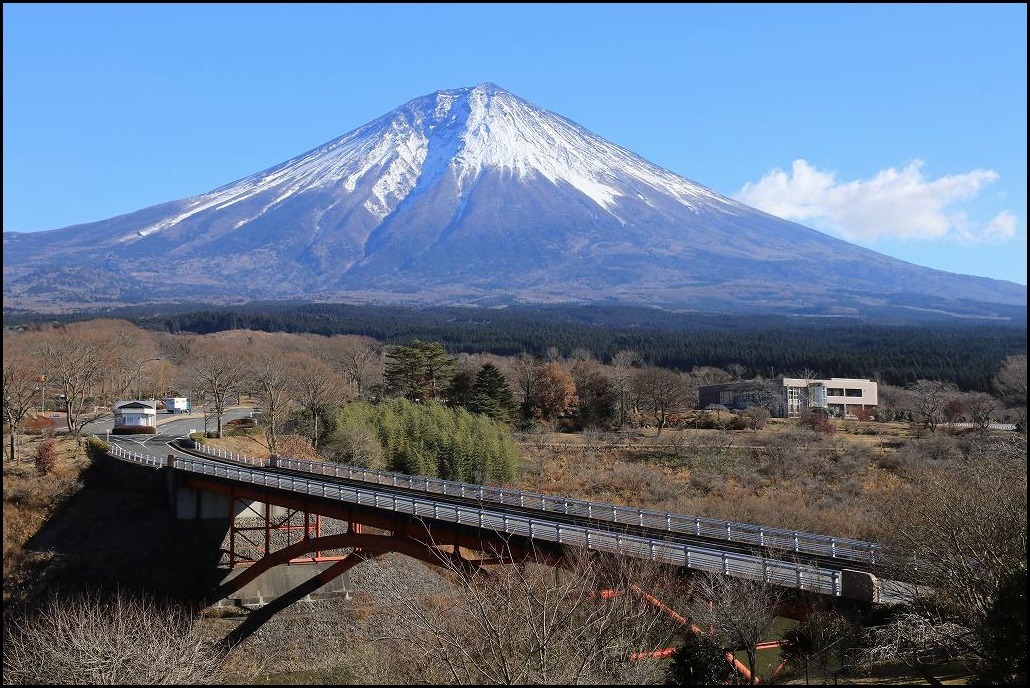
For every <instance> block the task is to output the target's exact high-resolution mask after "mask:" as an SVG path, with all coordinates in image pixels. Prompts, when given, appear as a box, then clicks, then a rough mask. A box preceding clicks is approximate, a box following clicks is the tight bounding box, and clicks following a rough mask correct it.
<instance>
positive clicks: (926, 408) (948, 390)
mask: <svg viewBox="0 0 1030 688" xmlns="http://www.w3.org/2000/svg"><path fill="white" fill-rule="evenodd" d="M954 390H955V386H954V385H952V384H949V383H947V382H941V381H940V380H917V381H915V382H913V383H912V384H911V385H909V386H908V391H909V392H910V393H911V394H912V399H913V401H914V402H915V407H916V413H917V414H918V416H919V419H920V421H921V422H922V423H923V425H925V426H926V427H927V428H928V429H929V430H930V432H937V426H938V425H940V423H941V421H942V420H943V418H944V406H945V405H946V404H947V402H948V399H949V397H950V396H951V395H952V393H953V392H954Z"/></svg>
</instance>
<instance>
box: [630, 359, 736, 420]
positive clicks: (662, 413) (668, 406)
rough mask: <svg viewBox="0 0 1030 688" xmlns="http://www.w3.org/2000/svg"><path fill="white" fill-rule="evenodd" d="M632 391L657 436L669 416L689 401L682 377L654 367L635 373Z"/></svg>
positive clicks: (687, 389)
mask: <svg viewBox="0 0 1030 688" xmlns="http://www.w3.org/2000/svg"><path fill="white" fill-rule="evenodd" d="M720 372H723V374H724V375H725V372H724V371H720ZM633 391H634V394H635V395H636V397H637V399H638V400H639V403H640V406H641V408H642V409H643V410H645V411H646V412H648V413H650V414H651V416H652V417H653V418H654V421H655V424H656V425H657V427H658V432H657V434H658V435H661V434H662V430H663V429H664V428H665V425H666V424H667V423H668V422H669V414H671V413H675V412H676V411H679V410H680V409H681V408H682V407H683V406H684V405H685V404H687V403H688V400H689V399H690V387H689V386H688V384H687V383H686V381H685V380H684V379H683V376H682V375H680V374H679V373H675V372H673V371H671V370H666V369H665V368H658V367H655V366H648V367H646V368H641V369H639V370H637V371H636V373H635V374H634V375H633Z"/></svg>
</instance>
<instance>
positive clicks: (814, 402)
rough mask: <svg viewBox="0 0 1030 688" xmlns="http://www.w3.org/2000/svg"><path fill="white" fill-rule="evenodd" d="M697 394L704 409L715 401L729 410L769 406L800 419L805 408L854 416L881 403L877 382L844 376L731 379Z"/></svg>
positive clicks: (831, 413)
mask: <svg viewBox="0 0 1030 688" xmlns="http://www.w3.org/2000/svg"><path fill="white" fill-rule="evenodd" d="M770 383H771V385H772V386H770ZM697 396H698V402H699V405H700V407H701V408H708V407H709V406H711V405H715V404H717V405H721V406H725V407H726V408H729V409H744V408H747V407H748V406H765V407H766V408H768V409H769V410H770V411H771V412H772V413H773V415H776V416H781V417H787V418H797V417H798V416H800V415H801V413H802V411H804V410H805V409H823V410H825V411H826V412H827V413H829V414H830V415H832V416H835V417H838V418H853V417H854V415H855V411H856V410H857V409H874V408H876V406H877V405H878V404H879V400H878V397H877V388H876V383H875V382H873V381H872V380H863V379H855V378H841V377H831V378H827V379H810V378H793V377H785V378H782V379H781V380H771V381H769V382H766V383H762V382H760V381H747V382H730V383H727V384H722V385H710V386H707V387H702V388H701V389H699V390H698V395H697Z"/></svg>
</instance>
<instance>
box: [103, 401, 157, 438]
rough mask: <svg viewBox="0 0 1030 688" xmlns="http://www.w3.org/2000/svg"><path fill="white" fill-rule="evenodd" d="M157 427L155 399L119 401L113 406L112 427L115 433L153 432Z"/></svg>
mask: <svg viewBox="0 0 1030 688" xmlns="http://www.w3.org/2000/svg"><path fill="white" fill-rule="evenodd" d="M156 428H157V402H156V401H153V400H152V401H138V400H134V401H120V402H118V403H117V404H115V406H114V428H113V429H112V430H111V432H112V433H114V434H116V435H131V434H133V433H144V432H155V431H156Z"/></svg>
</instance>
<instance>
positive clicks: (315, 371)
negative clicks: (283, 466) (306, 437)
mask: <svg viewBox="0 0 1030 688" xmlns="http://www.w3.org/2000/svg"><path fill="white" fill-rule="evenodd" d="M301 356H302V357H303V360H302V359H297V363H296V366H299V367H294V369H293V374H292V390H293V397H294V399H296V400H297V403H298V404H300V406H301V407H303V408H304V409H306V410H307V411H308V412H309V413H310V414H311V422H312V429H311V446H312V447H313V448H315V449H318V414H319V413H320V412H322V411H324V410H325V409H327V408H330V407H332V406H335V405H338V404H340V403H342V402H343V401H344V400H345V399H346V398H347V394H346V392H345V391H344V387H345V383H344V381H343V379H342V378H341V376H339V375H337V374H336V372H335V371H334V370H333V369H332V368H331V367H330V366H329V365H327V364H326V363H323V362H322V361H320V360H319V359H317V358H313V357H311V356H307V355H304V354H301Z"/></svg>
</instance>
